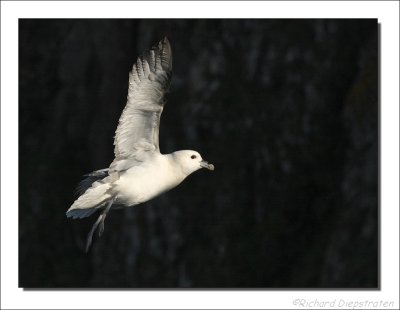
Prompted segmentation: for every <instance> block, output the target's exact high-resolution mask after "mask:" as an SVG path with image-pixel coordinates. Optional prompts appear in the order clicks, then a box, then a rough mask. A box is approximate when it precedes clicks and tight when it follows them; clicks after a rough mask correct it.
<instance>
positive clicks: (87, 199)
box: [66, 181, 112, 218]
mask: <svg viewBox="0 0 400 310" xmlns="http://www.w3.org/2000/svg"><path fill="white" fill-rule="evenodd" d="M110 187H111V185H110V183H102V182H101V181H100V182H99V181H97V182H94V183H93V184H92V186H91V187H90V188H89V189H88V190H86V191H85V193H84V194H83V195H81V196H80V197H79V198H78V199H76V200H75V202H74V203H73V204H72V206H71V207H70V208H69V209H68V211H67V213H66V215H67V217H72V218H84V217H87V216H90V215H92V214H93V213H94V212H95V211H96V210H98V209H100V208H101V207H103V206H104V205H105V204H106V203H107V202H108V201H109V200H110V199H111V198H112V196H111V195H110V193H108V190H109V189H110Z"/></svg>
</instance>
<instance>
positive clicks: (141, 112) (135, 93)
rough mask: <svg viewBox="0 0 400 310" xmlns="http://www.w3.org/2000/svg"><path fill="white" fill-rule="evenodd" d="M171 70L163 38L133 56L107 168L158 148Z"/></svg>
mask: <svg viewBox="0 0 400 310" xmlns="http://www.w3.org/2000/svg"><path fill="white" fill-rule="evenodd" d="M171 70H172V52H171V46H170V44H169V41H168V39H167V38H164V39H163V40H162V41H160V42H159V43H158V45H157V46H155V47H153V48H152V49H151V50H150V51H149V52H147V53H145V54H144V55H142V56H141V57H139V58H138V59H137V62H136V63H135V64H134V65H133V69H132V71H131V72H130V73H129V90H128V101H127V104H126V106H125V109H124V111H123V112H122V115H121V117H120V119H119V123H118V127H117V130H116V132H115V138H114V145H115V149H114V153H115V160H114V162H113V164H112V165H111V167H110V168H111V170H119V171H120V170H124V168H121V167H119V168H118V166H121V165H118V164H117V162H120V164H122V163H125V164H123V165H122V166H126V163H127V162H134V161H137V160H139V161H140V157H143V156H146V153H148V152H154V151H158V152H159V150H160V148H159V144H158V133H159V127H160V116H161V113H162V110H163V106H164V103H165V94H166V93H167V91H168V89H169V84H170V80H171ZM113 168H114V169H113Z"/></svg>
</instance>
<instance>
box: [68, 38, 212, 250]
mask: <svg viewBox="0 0 400 310" xmlns="http://www.w3.org/2000/svg"><path fill="white" fill-rule="evenodd" d="M171 71H172V51H171V45H170V43H169V41H168V39H167V38H164V39H163V40H161V41H160V42H159V43H158V44H157V45H156V46H154V47H153V48H151V49H150V50H149V51H148V52H146V53H145V54H143V55H142V56H141V57H139V58H138V59H137V61H136V63H135V64H134V65H133V68H132V71H131V72H130V73H129V88H128V98H127V104H126V106H125V108H124V110H123V112H122V115H121V117H120V119H119V123H118V127H117V130H116V132H115V137H114V146H115V148H114V153H115V159H114V161H113V162H112V163H111V165H110V167H109V168H106V169H101V170H97V171H94V172H92V173H89V174H87V175H86V177H87V178H86V179H84V180H83V181H82V182H81V183H80V185H79V187H78V189H79V191H80V192H81V196H80V197H79V198H78V199H76V200H75V202H74V203H73V204H72V206H71V207H70V208H69V209H68V210H67V212H66V215H67V217H71V218H74V219H76V218H85V217H88V216H90V215H92V214H93V213H95V212H96V211H100V215H99V217H98V219H97V221H96V222H95V223H94V225H93V227H92V229H91V230H90V232H89V234H88V236H87V241H86V251H88V250H89V247H90V245H91V243H92V237H93V233H94V232H95V231H96V229H97V228H98V232H99V236H101V235H102V233H103V231H104V221H105V219H106V216H107V214H108V212H109V211H110V210H111V209H115V208H121V207H131V206H134V205H137V204H140V203H143V202H146V201H149V200H150V199H153V198H154V197H157V196H158V195H160V194H162V193H164V192H166V191H168V190H170V189H172V188H174V187H176V186H177V185H179V184H180V183H181V182H182V181H183V180H184V179H185V178H186V177H187V176H189V175H190V174H191V173H193V172H195V171H197V170H199V169H200V168H206V169H209V170H214V166H213V165H212V164H209V163H208V162H207V161H205V160H203V159H202V157H201V155H200V154H199V153H198V152H196V151H190V150H184V151H176V152H173V153H171V154H161V153H160V147H159V143H158V134H159V127H160V116H161V113H162V111H163V107H164V103H165V94H166V93H167V92H168V89H169V85H170V81H171Z"/></svg>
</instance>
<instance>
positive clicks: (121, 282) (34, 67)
mask: <svg viewBox="0 0 400 310" xmlns="http://www.w3.org/2000/svg"><path fill="white" fill-rule="evenodd" d="M164 36H167V37H168V38H169V40H170V42H171V45H172V49H173V58H174V61H173V78H172V84H171V93H170V95H169V99H168V102H167V104H166V106H165V109H164V112H163V116H162V119H161V132H160V147H161V151H162V152H163V153H170V152H173V151H176V150H179V149H194V150H197V151H199V152H200V153H201V154H202V156H203V158H205V159H207V160H208V161H210V162H211V163H213V164H214V165H215V166H216V170H215V171H214V172H209V171H205V170H201V171H199V172H197V173H195V174H193V175H192V176H190V177H189V178H188V179H187V180H185V181H184V182H183V183H182V184H181V185H180V186H178V187H177V188H175V189H173V190H172V191H170V192H168V193H166V194H164V195H162V196H160V197H158V198H156V199H154V200H152V201H150V202H148V203H145V204H143V205H140V206H136V207H134V208H128V209H127V210H122V211H114V212H111V213H110V215H109V216H108V218H107V221H106V227H105V233H104V235H103V237H102V238H101V239H97V238H95V240H94V245H93V247H92V249H91V251H90V252H89V253H88V254H85V253H84V243H85V239H86V234H87V232H88V231H89V229H90V227H91V225H92V223H93V222H94V221H95V217H93V216H92V217H90V218H88V219H84V220H75V221H74V220H68V219H67V218H66V217H65V211H66V210H67V209H68V208H69V206H70V205H71V204H72V203H73V201H74V199H75V198H76V196H74V188H75V186H76V184H77V183H78V182H79V181H80V179H81V176H82V175H83V174H85V173H87V172H90V171H93V170H97V169H101V168H106V167H108V165H109V164H110V163H111V161H112V160H113V135H114V131H115V129H116V126H117V123H118V118H119V116H120V114H121V112H122V109H123V107H124V105H125V103H126V95H127V86H128V72H129V70H130V69H131V67H132V64H133V62H134V61H135V60H136V57H137V56H138V55H139V54H140V53H142V52H143V51H145V50H147V49H148V48H150V47H151V46H152V45H154V44H155V43H156V42H157V41H159V40H160V39H162V38H163V37H164ZM378 43H379V42H378V24H377V20H375V19H374V20H372V19H371V20H368V19H358V20H332V19H331V20H245V19H243V20H168V19H165V20H20V22H19V285H20V286H21V287H27V288H67V287H73V288H77V287H89V288H96V287H99V288H100V287H113V288H376V287H377V286H378V278H379V277H378V271H379V268H378V253H379V252H378V227H379V226H378V119H379V115H378V114H379V113H378V111H379V106H378V64H379V63H378Z"/></svg>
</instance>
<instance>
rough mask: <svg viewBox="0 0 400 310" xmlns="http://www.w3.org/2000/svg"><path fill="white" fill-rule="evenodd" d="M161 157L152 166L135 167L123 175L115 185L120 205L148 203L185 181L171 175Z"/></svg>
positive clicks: (178, 176)
mask: <svg viewBox="0 0 400 310" xmlns="http://www.w3.org/2000/svg"><path fill="white" fill-rule="evenodd" d="M161 156H162V157H160V158H159V160H157V161H155V162H152V165H145V164H142V165H140V166H135V167H132V168H130V169H129V170H127V171H125V172H124V173H122V174H121V176H120V178H119V179H118V180H117V181H115V182H114V184H113V189H114V190H115V191H116V193H117V201H116V202H117V203H118V204H123V205H125V206H132V205H136V204H139V203H142V202H146V201H148V200H150V199H152V198H154V197H156V196H158V195H160V194H162V193H164V192H166V191H168V190H170V189H172V188H174V187H175V186H177V185H178V184H179V183H181V182H182V181H183V179H184V176H183V175H176V174H171V173H170V172H171V171H170V166H169V165H168V164H166V159H164V156H163V155H161Z"/></svg>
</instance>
